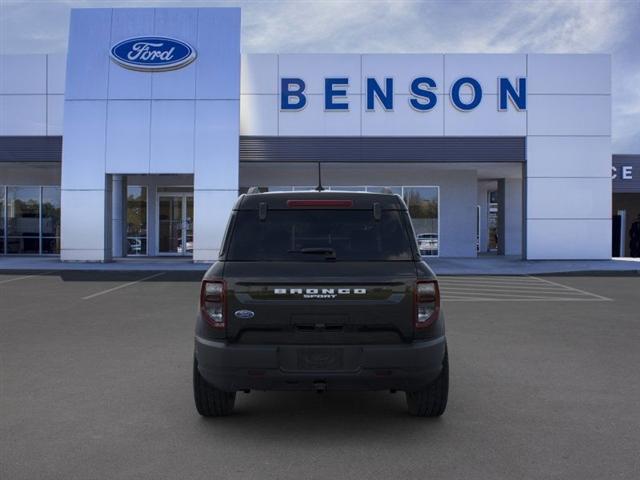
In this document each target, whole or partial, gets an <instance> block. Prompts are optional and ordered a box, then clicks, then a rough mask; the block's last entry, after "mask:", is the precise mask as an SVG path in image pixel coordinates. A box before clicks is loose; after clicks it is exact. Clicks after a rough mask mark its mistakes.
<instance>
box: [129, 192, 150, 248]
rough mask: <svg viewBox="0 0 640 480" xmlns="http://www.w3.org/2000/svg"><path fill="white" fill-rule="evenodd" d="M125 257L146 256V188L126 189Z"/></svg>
mask: <svg viewBox="0 0 640 480" xmlns="http://www.w3.org/2000/svg"><path fill="white" fill-rule="evenodd" d="M127 245H128V247H127V255H146V254H147V187H136V186H129V187H127Z"/></svg>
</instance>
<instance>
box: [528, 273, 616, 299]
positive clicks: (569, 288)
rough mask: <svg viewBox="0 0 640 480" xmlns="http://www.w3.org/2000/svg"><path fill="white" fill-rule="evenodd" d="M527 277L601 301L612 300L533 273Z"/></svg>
mask: <svg viewBox="0 0 640 480" xmlns="http://www.w3.org/2000/svg"><path fill="white" fill-rule="evenodd" d="M527 277H531V278H536V279H538V280H540V281H541V282H545V283H548V284H549V285H555V286H556V287H562V288H566V289H567V290H573V291H574V292H578V293H581V294H583V295H588V296H591V297H595V298H597V299H599V300H602V301H605V302H612V301H613V300H612V299H611V298H608V297H603V296H602V295H598V294H596V293H591V292H587V291H585V290H580V289H579V288H574V287H570V286H568V285H563V284H561V283H556V282H552V281H551V280H547V279H546V278H540V277H534V276H533V275H527Z"/></svg>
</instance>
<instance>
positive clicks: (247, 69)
mask: <svg viewBox="0 0 640 480" xmlns="http://www.w3.org/2000/svg"><path fill="white" fill-rule="evenodd" d="M240 93H241V94H243V95H244V94H274V95H276V94H277V93H278V55H276V54H272V53H257V54H249V55H242V67H241V78H240Z"/></svg>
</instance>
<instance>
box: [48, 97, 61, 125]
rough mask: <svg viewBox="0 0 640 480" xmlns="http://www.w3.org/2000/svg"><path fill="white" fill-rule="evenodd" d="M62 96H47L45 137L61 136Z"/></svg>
mask: <svg viewBox="0 0 640 480" xmlns="http://www.w3.org/2000/svg"><path fill="white" fill-rule="evenodd" d="M63 118H64V95H47V135H62V131H63V128H62V125H63Z"/></svg>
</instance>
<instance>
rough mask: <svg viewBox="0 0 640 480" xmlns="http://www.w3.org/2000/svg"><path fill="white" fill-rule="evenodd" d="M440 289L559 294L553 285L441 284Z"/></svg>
mask: <svg viewBox="0 0 640 480" xmlns="http://www.w3.org/2000/svg"><path fill="white" fill-rule="evenodd" d="M440 287H441V288H442V290H451V289H456V288H464V289H465V290H471V289H478V290H481V291H486V290H496V291H500V290H504V291H507V292H513V291H519V290H524V291H526V292H551V293H553V292H557V291H559V290H558V288H557V287H553V286H551V285H531V286H529V285H527V286H524V285H485V284H471V283H449V284H446V283H441V284H440Z"/></svg>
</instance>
